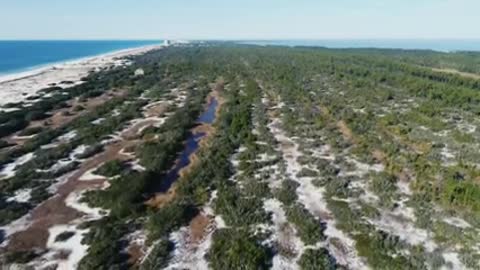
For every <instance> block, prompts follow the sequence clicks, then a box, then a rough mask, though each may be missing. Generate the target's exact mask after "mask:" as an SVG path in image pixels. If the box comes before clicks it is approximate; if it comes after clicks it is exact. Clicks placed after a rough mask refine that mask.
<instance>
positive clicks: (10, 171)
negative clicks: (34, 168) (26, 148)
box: [0, 152, 35, 179]
mask: <svg viewBox="0 0 480 270" xmlns="http://www.w3.org/2000/svg"><path fill="white" fill-rule="evenodd" d="M34 157H35V154H34V153H33V152H32V153H28V154H25V155H23V156H21V157H19V158H17V159H16V160H15V161H14V162H12V163H8V164H6V165H5V166H4V167H3V168H2V170H1V171H0V179H5V178H10V177H13V176H15V169H16V168H17V167H18V166H21V165H23V164H25V163H27V162H29V161H30V160H32V159H33V158H34Z"/></svg>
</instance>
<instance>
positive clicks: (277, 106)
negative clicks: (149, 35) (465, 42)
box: [0, 43, 480, 270]
mask: <svg viewBox="0 0 480 270" xmlns="http://www.w3.org/2000/svg"><path fill="white" fill-rule="evenodd" d="M478 59H480V55H478V54H475V53H462V52H459V53H449V54H447V53H437V52H429V51H397V50H374V49H351V50H333V49H322V48H308V47H297V48H287V47H268V46H267V47H258V46H247V45H234V44H230V43H206V44H202V45H199V44H189V45H182V46H172V47H168V48H165V49H161V50H156V51H152V52H149V53H146V54H144V55H140V56H135V57H132V59H131V61H132V63H133V64H132V65H131V66H127V67H122V68H114V69H109V70H104V71H100V72H96V73H92V74H90V75H89V76H88V77H86V78H84V83H83V84H79V85H75V86H73V87H71V88H68V89H62V88H58V89H57V88H52V89H45V90H43V91H44V92H48V93H50V95H49V97H47V98H41V99H39V100H37V101H34V102H33V103H32V104H31V105H28V106H27V105H26V104H9V107H15V108H18V109H17V110H14V111H10V112H2V113H0V137H2V141H1V149H0V164H1V165H2V166H3V168H2V177H3V178H2V180H0V226H2V227H0V229H1V230H2V231H4V233H5V239H2V238H3V237H2V234H3V233H2V234H0V240H3V241H4V242H3V243H2V246H1V250H0V253H1V254H2V256H1V260H2V261H1V262H2V263H3V264H5V265H8V264H12V263H18V264H22V265H28V266H32V267H38V266H39V265H43V266H45V265H46V264H45V261H48V260H49V258H51V257H49V256H51V254H52V253H54V254H56V255H59V254H63V253H62V251H64V250H62V248H58V246H62V243H64V245H65V246H68V244H69V243H73V244H72V245H74V244H75V243H77V242H75V241H77V239H79V236H78V234H79V235H80V240H78V241H80V242H79V243H81V244H79V243H77V246H75V247H81V246H82V247H85V250H84V252H83V253H82V256H80V257H81V258H80V259H79V260H78V261H77V262H75V264H76V266H77V267H78V268H79V269H128V268H131V269H382V270H383V269H479V268H480V264H479V262H480V234H479V233H478V231H479V229H480V168H479V162H478V160H480V154H479V151H478V147H479V145H480V130H478V127H479V124H480V120H479V119H480V118H479V116H480V81H479V79H478V78H476V77H475V76H473V75H475V74H480V62H478ZM139 68H141V69H142V70H143V71H144V74H143V75H142V76H134V72H135V70H137V69H139ZM447 69H448V70H450V72H446V70H447ZM451 70H456V71H458V72H451ZM465 73H468V74H469V76H466V75H465ZM212 100H215V101H216V103H215V104H217V103H218V104H217V105H216V106H217V107H216V108H214V109H215V119H214V120H213V122H212V123H202V122H200V121H199V116H200V115H202V113H203V112H205V111H208V110H209V109H211V107H210V106H213V105H212V104H213V102H212ZM93 103H95V104H99V105H98V106H92V105H91V104H93ZM79 106H81V107H82V108H84V109H83V110H78V108H80V107H79ZM59 113H61V114H62V115H63V116H64V117H68V121H67V120H65V121H62V122H61V123H60V124H59V123H53V122H52V121H53V119H54V117H58V115H59ZM55 115H57V116H55ZM55 119H57V118H55ZM60 119H64V118H60ZM39 123H44V125H43V124H40V125H39ZM199 134H200V135H201V136H199ZM192 136H199V138H201V139H199V140H200V141H199V142H198V145H199V146H198V148H197V149H194V151H193V154H191V155H190V156H189V157H188V160H189V162H188V164H187V165H186V166H185V167H184V168H183V169H182V170H180V171H179V172H178V173H177V174H178V175H175V177H174V180H173V181H172V183H169V182H168V181H170V180H171V179H170V177H171V174H172V170H173V168H175V167H176V165H177V164H179V162H181V153H182V151H183V150H184V149H185V148H187V147H189V145H188V143H187V142H188V141H189V138H192ZM18 137H20V138H22V140H21V141H20V140H19V139H18ZM12 168H13V169H12ZM77 174H78V175H77ZM72 186H73V188H72ZM165 189H166V190H165ZM67 191H68V192H67ZM78 192H81V195H80V196H79V198H78V200H74V202H73V203H72V199H71V198H72V196H73V195H75V194H77V193H78ZM72 194H73V195H72ZM59 198H60V199H62V200H60V202H57V200H59ZM52 205H54V206H55V207H58V209H62V211H59V212H60V214H59V216H61V217H62V218H58V217H56V218H58V219H59V220H58V222H57V221H55V222H53V221H52V224H51V226H50V227H48V228H45V227H42V226H43V223H42V222H43V221H42V222H40V221H38V220H37V219H38V216H39V215H40V214H43V213H48V211H47V210H43V209H44V208H47V209H56V208H49V207H53V206H52ZM65 209H68V211H66V210H65ZM97 210H98V211H97ZM65 211H66V212H65ZM72 211H75V212H72ZM95 211H97V212H95ZM37 212H38V213H37ZM93 212H94V213H93ZM39 213H40V214H39ZM66 213H68V214H66ZM72 213H73V214H72ZM63 215H64V216H63ZM72 216H73V217H72ZM65 220H66V222H65ZM28 222H31V223H28ZM25 223H27V226H25V228H23V229H22V226H23V225H24V224H25ZM60 225H65V226H67V225H68V228H66V229H65V230H63V231H60V232H59V233H57V234H53V232H54V231H55V230H54V229H56V228H57V227H58V226H60ZM29 226H32V227H30V228H35V229H36V231H35V232H38V231H40V232H41V233H42V234H43V236H42V237H43V238H42V237H39V238H38V239H40V238H42V239H44V240H43V242H41V243H40V242H38V241H32V243H34V244H32V246H31V247H28V246H27V247H26V246H25V245H23V244H22V243H25V242H24V241H20V240H22V239H25V237H27V235H28V228H29ZM12 227H15V228H17V231H15V230H12ZM18 228H19V229H18ZM72 228H73V229H72ZM32 230H33V229H32ZM49 235H52V237H54V238H53V240H51V239H50V240H49ZM19 239H20V240H19ZM39 241H40V240H39ZM28 243H30V242H28ZM52 243H53V244H52ZM70 251H72V250H70ZM49 253H50V254H49ZM54 257H55V256H54ZM57 257H60V256H56V257H55V258H57ZM67 257H68V256H67ZM71 257H74V256H71ZM65 260H67V261H69V260H70V258H67V259H64V260H61V259H55V260H54V261H53V262H54V264H57V265H61V263H62V262H64V261H65Z"/></svg>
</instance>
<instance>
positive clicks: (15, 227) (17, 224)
mask: <svg viewBox="0 0 480 270" xmlns="http://www.w3.org/2000/svg"><path fill="white" fill-rule="evenodd" d="M31 223H32V221H31V217H30V214H26V215H25V216H23V217H21V218H19V219H17V220H15V221H13V222H12V223H10V224H8V225H5V226H2V227H0V230H1V231H3V232H4V234H5V235H4V237H5V241H3V243H2V244H0V247H6V246H7V244H8V237H9V236H10V235H12V234H14V233H16V232H21V231H24V230H26V229H27V228H28V227H30V225H31Z"/></svg>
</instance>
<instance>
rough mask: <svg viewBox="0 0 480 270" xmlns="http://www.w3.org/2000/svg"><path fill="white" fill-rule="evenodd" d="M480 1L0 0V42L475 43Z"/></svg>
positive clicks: (479, 34)
mask: <svg viewBox="0 0 480 270" xmlns="http://www.w3.org/2000/svg"><path fill="white" fill-rule="evenodd" d="M479 11H480V0H241V1H240V0H81V1H80V0H0V39H161V38H170V39H175V38H185V39H287V38H292V39H328V38H480V27H479V26H480V15H478V12H479Z"/></svg>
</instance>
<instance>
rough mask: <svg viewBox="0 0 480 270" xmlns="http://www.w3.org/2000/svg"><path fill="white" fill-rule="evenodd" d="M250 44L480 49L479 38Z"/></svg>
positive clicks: (265, 42) (255, 41) (272, 41)
mask: <svg viewBox="0 0 480 270" xmlns="http://www.w3.org/2000/svg"><path fill="white" fill-rule="evenodd" d="M239 43H243V44H252V45H278V46H312V47H326V48H337V49H345V48H381V49H404V50H433V51H439V52H456V51H480V39H324V40H251V41H239Z"/></svg>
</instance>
